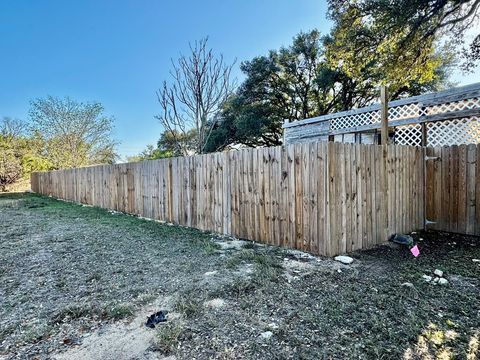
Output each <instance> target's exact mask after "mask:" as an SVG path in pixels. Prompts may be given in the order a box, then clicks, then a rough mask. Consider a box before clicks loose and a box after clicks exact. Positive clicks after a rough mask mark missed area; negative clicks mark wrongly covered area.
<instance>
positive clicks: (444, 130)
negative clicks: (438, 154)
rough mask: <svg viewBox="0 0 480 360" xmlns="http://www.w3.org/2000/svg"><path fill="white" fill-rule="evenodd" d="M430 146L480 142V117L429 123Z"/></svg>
mask: <svg viewBox="0 0 480 360" xmlns="http://www.w3.org/2000/svg"><path fill="white" fill-rule="evenodd" d="M427 137H428V146H447V145H461V144H478V143H480V119H479V118H478V117H469V118H463V119H454V120H446V121H437V122H433V123H428V124H427Z"/></svg>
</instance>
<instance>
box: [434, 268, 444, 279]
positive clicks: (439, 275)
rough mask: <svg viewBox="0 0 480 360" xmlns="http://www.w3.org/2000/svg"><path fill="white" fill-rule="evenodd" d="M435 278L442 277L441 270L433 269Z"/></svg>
mask: <svg viewBox="0 0 480 360" xmlns="http://www.w3.org/2000/svg"><path fill="white" fill-rule="evenodd" d="M433 273H434V274H435V275H436V276H438V277H442V276H443V271H442V270H439V269H435V271H434V272H433Z"/></svg>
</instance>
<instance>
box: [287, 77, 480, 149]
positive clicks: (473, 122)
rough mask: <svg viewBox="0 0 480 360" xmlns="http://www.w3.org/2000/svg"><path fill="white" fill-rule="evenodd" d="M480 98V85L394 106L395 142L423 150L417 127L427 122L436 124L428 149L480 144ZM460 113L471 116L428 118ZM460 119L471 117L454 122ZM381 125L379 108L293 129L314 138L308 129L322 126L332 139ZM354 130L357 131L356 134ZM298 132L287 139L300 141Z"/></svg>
mask: <svg viewBox="0 0 480 360" xmlns="http://www.w3.org/2000/svg"><path fill="white" fill-rule="evenodd" d="M479 94H480V83H478V84H471V85H467V86H464V87H460V88H456V89H448V90H444V91H440V92H437V93H432V94H425V95H420V96H415V97H412V98H405V99H401V100H396V101H392V102H390V103H389V109H388V120H389V122H390V127H391V128H394V129H395V142H396V143H398V144H402V145H414V146H420V145H421V144H422V125H420V124H417V123H419V122H421V121H422V119H423V121H432V120H433V121H432V122H425V123H426V124H427V125H426V126H427V137H428V138H427V145H429V146H442V145H454V144H472V143H474V144H477V143H480V124H479V123H480V116H479V115H478V113H479V112H480V96H479ZM468 110H470V111H468ZM471 110H477V111H471ZM458 111H467V113H468V115H467V114H458V113H457V114H452V117H451V119H449V120H436V121H435V118H433V119H428V118H425V117H426V116H431V115H438V114H446V116H444V117H443V116H442V117H441V118H446V119H448V114H449V113H451V112H458ZM458 116H470V117H464V118H459V119H454V118H455V117H458ZM437 119H438V117H437ZM312 120H313V119H312ZM380 122H381V115H380V104H375V105H371V106H369V107H367V108H360V109H352V110H349V111H344V112H341V113H337V114H328V115H324V116H319V117H317V118H315V121H314V122H312V121H310V122H309V123H307V124H298V125H293V126H299V125H302V127H301V128H300V127H299V128H298V129H300V130H298V131H297V132H299V133H306V134H308V135H309V136H310V137H311V134H310V133H309V130H308V128H313V126H317V125H314V124H322V126H321V127H322V129H324V128H325V129H326V130H325V131H324V132H322V134H321V136H328V134H327V133H328V132H334V133H335V135H341V134H345V133H352V132H357V133H371V132H372V130H374V131H380ZM371 125H374V126H371ZM362 127H364V128H362ZM353 128H355V129H354V130H353ZM297 132H296V130H294V129H293V128H292V125H289V127H288V128H287V129H286V136H285V138H286V139H288V141H291V138H295V137H296V136H297V137H298V134H297Z"/></svg>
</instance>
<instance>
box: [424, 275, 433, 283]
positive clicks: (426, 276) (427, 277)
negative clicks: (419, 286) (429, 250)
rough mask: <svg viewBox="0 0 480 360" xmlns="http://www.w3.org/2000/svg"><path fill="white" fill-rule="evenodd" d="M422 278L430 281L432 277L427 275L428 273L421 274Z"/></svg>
mask: <svg viewBox="0 0 480 360" xmlns="http://www.w3.org/2000/svg"><path fill="white" fill-rule="evenodd" d="M422 278H423V280H425V281H426V282H430V281H432V277H431V276H428V275H422Z"/></svg>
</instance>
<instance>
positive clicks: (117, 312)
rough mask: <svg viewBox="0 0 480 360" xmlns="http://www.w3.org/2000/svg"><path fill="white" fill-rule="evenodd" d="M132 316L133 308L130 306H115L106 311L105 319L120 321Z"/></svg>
mask: <svg viewBox="0 0 480 360" xmlns="http://www.w3.org/2000/svg"><path fill="white" fill-rule="evenodd" d="M132 315H133V306H132V305H130V304H117V305H114V306H113V307H111V308H109V309H107V311H106V313H105V317H106V318H108V319H113V320H120V319H124V318H126V317H129V316H132Z"/></svg>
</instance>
